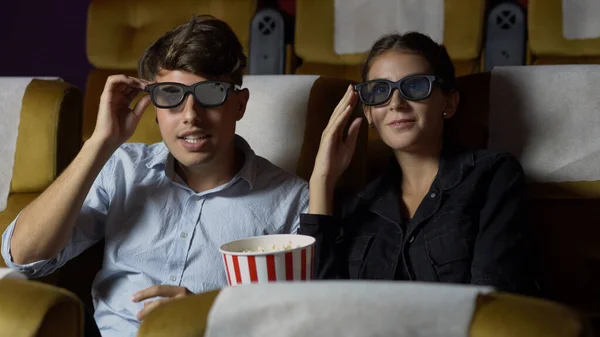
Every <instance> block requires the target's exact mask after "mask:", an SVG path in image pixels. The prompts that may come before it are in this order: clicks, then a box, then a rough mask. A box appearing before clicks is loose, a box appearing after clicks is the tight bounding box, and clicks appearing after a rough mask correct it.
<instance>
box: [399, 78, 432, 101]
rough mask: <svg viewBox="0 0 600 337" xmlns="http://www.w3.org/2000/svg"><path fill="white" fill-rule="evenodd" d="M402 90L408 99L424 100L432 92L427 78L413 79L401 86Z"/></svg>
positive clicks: (407, 80) (405, 81)
mask: <svg viewBox="0 0 600 337" xmlns="http://www.w3.org/2000/svg"><path fill="white" fill-rule="evenodd" d="M400 90H402V93H403V94H404V96H405V97H406V98H408V99H416V100H418V99H424V98H426V97H427V95H429V92H430V91H431V82H430V81H429V79H428V78H427V77H412V78H408V79H406V80H404V81H403V82H402V83H401V84H400Z"/></svg>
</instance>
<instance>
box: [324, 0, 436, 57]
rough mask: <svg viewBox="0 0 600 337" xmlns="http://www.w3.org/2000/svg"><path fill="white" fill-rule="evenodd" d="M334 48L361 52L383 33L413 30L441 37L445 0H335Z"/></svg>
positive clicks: (347, 52) (342, 51) (434, 37)
mask: <svg viewBox="0 0 600 337" xmlns="http://www.w3.org/2000/svg"><path fill="white" fill-rule="evenodd" d="M334 6H335V7H334V48H335V52H336V53H337V54H338V55H343V54H354V53H364V52H366V51H368V50H369V49H370V48H371V46H372V45H373V43H374V42H375V41H376V40H377V39H378V38H380V37H381V36H382V35H385V34H391V33H401V34H402V33H406V32H410V31H415V32H419V33H423V34H425V35H429V36H430V37H431V38H432V39H433V40H434V41H436V42H437V43H442V42H443V40H444V0H376V1H374V0H335V3H334Z"/></svg>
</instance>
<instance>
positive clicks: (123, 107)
mask: <svg viewBox="0 0 600 337" xmlns="http://www.w3.org/2000/svg"><path fill="white" fill-rule="evenodd" d="M146 85H148V83H147V82H146V81H144V80H141V79H138V78H134V77H129V76H125V75H114V76H110V77H108V79H107V80H106V85H105V86H104V91H103V92H102V96H101V97H100V107H99V109H98V118H97V120H96V128H95V129H94V133H93V134H92V137H91V139H93V140H95V141H97V142H100V144H102V145H103V146H106V147H108V148H110V149H111V150H115V149H116V148H118V147H119V146H121V144H123V143H124V142H125V141H127V139H129V138H130V137H131V136H132V135H133V133H134V131H135V129H136V127H137V125H138V123H139V121H140V119H141V118H142V115H143V114H144V111H145V110H146V108H147V107H148V105H150V96H144V97H142V98H140V100H139V101H138V102H137V103H136V105H135V107H133V109H130V108H129V106H130V104H131V102H132V101H133V100H134V99H135V98H136V97H137V96H138V95H139V94H140V93H141V92H143V91H144V88H145V87H146Z"/></svg>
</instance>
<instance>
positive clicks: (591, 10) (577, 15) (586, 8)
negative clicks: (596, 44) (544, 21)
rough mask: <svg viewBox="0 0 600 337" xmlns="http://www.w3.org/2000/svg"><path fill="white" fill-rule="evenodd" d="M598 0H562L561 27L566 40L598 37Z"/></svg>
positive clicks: (599, 28)
mask: <svg viewBox="0 0 600 337" xmlns="http://www.w3.org/2000/svg"><path fill="white" fill-rule="evenodd" d="M598 17H600V1H599V0H562V24H563V26H562V29H563V36H564V37H565V39H567V40H584V39H595V38H598V37H600V20H598Z"/></svg>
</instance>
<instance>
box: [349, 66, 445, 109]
mask: <svg viewBox="0 0 600 337" xmlns="http://www.w3.org/2000/svg"><path fill="white" fill-rule="evenodd" d="M413 78H426V79H428V80H429V92H427V95H425V97H423V98H417V99H415V98H412V97H408V96H406V95H405V94H404V92H403V91H402V83H404V82H405V81H408V80H411V79H413ZM371 83H387V84H388V85H389V86H390V92H389V93H388V96H387V97H386V99H385V100H384V101H383V102H381V103H367V102H366V100H365V99H363V97H362V94H361V88H362V87H364V86H365V85H369V84H371ZM434 83H438V84H443V80H442V79H441V78H439V77H438V76H436V75H424V74H417V75H410V76H406V77H404V78H401V79H400V80H398V81H396V82H392V81H388V80H384V79H379V80H371V81H366V82H362V83H358V84H355V85H354V91H356V92H357V93H358V97H359V98H360V102H361V103H362V104H364V105H368V106H375V105H382V104H385V103H387V102H388V101H389V100H390V97H392V94H393V93H394V90H395V89H398V92H399V93H400V95H402V97H404V99H406V100H408V101H422V100H424V99H427V98H429V96H431V91H432V90H433V84H434Z"/></svg>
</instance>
